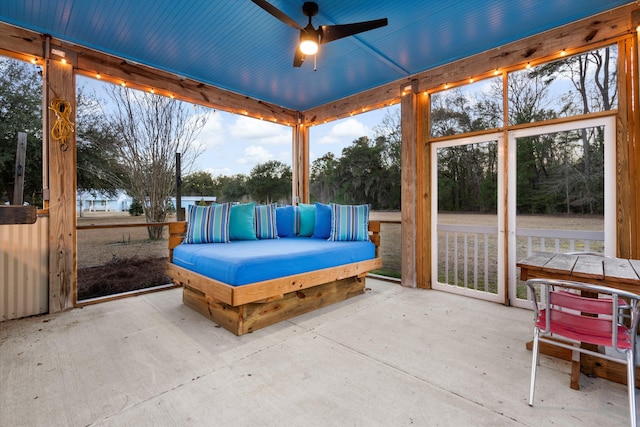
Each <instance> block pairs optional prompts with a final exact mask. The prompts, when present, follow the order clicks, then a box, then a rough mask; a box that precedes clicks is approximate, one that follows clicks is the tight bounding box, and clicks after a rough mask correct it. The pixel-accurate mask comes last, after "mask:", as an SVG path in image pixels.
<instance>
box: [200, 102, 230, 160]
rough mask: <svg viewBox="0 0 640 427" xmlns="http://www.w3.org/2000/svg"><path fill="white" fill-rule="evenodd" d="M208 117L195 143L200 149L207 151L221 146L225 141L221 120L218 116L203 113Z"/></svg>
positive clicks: (212, 112) (211, 113)
mask: <svg viewBox="0 0 640 427" xmlns="http://www.w3.org/2000/svg"><path fill="white" fill-rule="evenodd" d="M205 114H207V115H208V117H207V123H206V124H205V125H204V127H203V128H202V129H201V130H200V133H199V134H198V137H197V138H196V140H195V142H196V144H198V145H199V146H200V147H201V148H202V149H204V150H208V149H211V148H214V147H219V146H221V145H222V144H223V143H224V141H225V130H224V125H223V119H222V117H221V115H220V114H218V113H216V112H214V111H210V112H207V113H205Z"/></svg>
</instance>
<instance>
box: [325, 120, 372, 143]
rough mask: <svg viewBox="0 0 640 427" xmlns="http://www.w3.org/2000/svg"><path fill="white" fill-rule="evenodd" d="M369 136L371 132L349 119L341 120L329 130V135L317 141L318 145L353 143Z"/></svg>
mask: <svg viewBox="0 0 640 427" xmlns="http://www.w3.org/2000/svg"><path fill="white" fill-rule="evenodd" d="M369 135H371V130H370V129H369V128H368V127H367V126H365V125H364V124H363V123H361V122H359V121H358V120H356V119H354V118H351V119H347V120H341V121H340V122H339V123H337V124H336V125H335V126H333V127H332V128H331V130H330V131H329V133H328V134H327V135H325V136H323V137H322V138H320V139H319V141H318V143H319V144H337V143H345V142H353V140H355V139H358V138H360V137H362V136H369Z"/></svg>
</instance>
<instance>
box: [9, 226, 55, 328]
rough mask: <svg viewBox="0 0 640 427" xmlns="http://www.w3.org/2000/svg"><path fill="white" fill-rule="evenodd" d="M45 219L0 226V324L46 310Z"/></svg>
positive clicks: (47, 302)
mask: <svg viewBox="0 0 640 427" xmlns="http://www.w3.org/2000/svg"><path fill="white" fill-rule="evenodd" d="M48 229H49V218H48V217H46V216H42V217H38V219H37V221H36V222H35V224H18V225H0V321H3V320H9V319H18V318H20V317H26V316H33V315H36V314H41V313H46V312H47V311H48V310H49V286H48V285H49V245H48Z"/></svg>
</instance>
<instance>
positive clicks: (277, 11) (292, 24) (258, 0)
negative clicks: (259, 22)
mask: <svg viewBox="0 0 640 427" xmlns="http://www.w3.org/2000/svg"><path fill="white" fill-rule="evenodd" d="M252 1H253V2H254V3H255V4H257V5H258V6H260V7H261V8H263V9H264V10H266V11H267V12H269V13H270V14H271V15H273V16H275V17H276V18H278V19H279V20H280V21H282V22H284V23H285V24H287V25H289V26H290V27H293V28H295V29H296V30H304V28H302V27H301V26H300V25H298V23H297V22H296V21H294V20H293V19H291V18H289V16H287V15H285V13H284V12H282V11H281V10H280V9H278V8H277V7H275V6H274V5H272V4H271V3H268V2H266V1H265V0H252Z"/></svg>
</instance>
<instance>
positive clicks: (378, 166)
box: [336, 136, 386, 209]
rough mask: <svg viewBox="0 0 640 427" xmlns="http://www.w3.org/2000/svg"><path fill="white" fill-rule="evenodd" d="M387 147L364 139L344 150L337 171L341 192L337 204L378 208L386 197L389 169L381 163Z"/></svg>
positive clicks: (379, 141) (356, 141)
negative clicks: (385, 184) (369, 205)
mask: <svg viewBox="0 0 640 427" xmlns="http://www.w3.org/2000/svg"><path fill="white" fill-rule="evenodd" d="M383 151H384V144H383V143H382V141H381V140H378V141H371V140H370V139H369V138H368V137H366V136H363V137H360V138H358V139H356V140H355V141H353V144H352V145H350V146H349V147H346V148H343V149H342V157H340V160H339V162H338V167H337V169H336V182H337V183H338V185H339V189H340V193H339V194H338V195H337V201H338V202H344V203H367V204H371V205H373V208H374V209H377V208H378V206H379V204H380V203H381V201H382V199H383V197H384V188H383V185H382V184H383V182H384V179H385V175H386V169H385V167H384V164H383V160H382V153H383Z"/></svg>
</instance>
